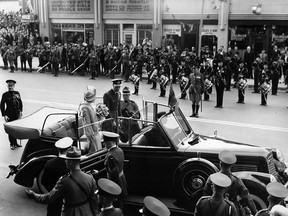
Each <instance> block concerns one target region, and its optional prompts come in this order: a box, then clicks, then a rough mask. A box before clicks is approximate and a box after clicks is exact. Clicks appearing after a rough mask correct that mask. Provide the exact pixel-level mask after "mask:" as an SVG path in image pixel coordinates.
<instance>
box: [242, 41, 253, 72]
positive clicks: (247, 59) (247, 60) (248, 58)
mask: <svg viewBox="0 0 288 216" xmlns="http://www.w3.org/2000/svg"><path fill="white" fill-rule="evenodd" d="M254 60H255V57H254V53H253V52H252V50H251V47H250V46H248V47H247V50H246V51H245V53H244V64H245V66H246V67H247V69H248V78H253V75H252V64H253V62H254Z"/></svg>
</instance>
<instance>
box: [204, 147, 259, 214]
mask: <svg viewBox="0 0 288 216" xmlns="http://www.w3.org/2000/svg"><path fill="white" fill-rule="evenodd" d="M218 157H219V160H220V173H222V174H225V175H226V176H228V177H229V179H230V180H231V182H232V184H231V187H229V188H228V189H227V190H226V193H225V197H227V199H229V200H230V201H231V202H233V203H234V205H235V207H236V209H237V211H238V213H239V215H241V214H240V204H239V202H238V200H237V196H239V197H240V198H241V199H242V201H243V202H242V203H243V205H244V207H246V206H247V207H248V208H249V209H250V210H251V212H252V214H253V215H254V214H255V213H256V212H257V210H256V206H255V204H254V202H253V200H252V198H251V196H250V194H249V191H248V189H247V188H246V186H245V185H244V183H243V182H242V180H241V179H240V178H237V177H236V176H234V175H233V174H232V172H231V168H232V166H233V164H235V163H236V161H237V158H236V155H235V154H234V153H232V152H230V151H226V150H224V151H222V152H220V153H219V155H218ZM211 185H212V182H211V178H208V180H207V182H206V184H205V187H204V191H203V194H204V195H210V194H212V191H211Z"/></svg>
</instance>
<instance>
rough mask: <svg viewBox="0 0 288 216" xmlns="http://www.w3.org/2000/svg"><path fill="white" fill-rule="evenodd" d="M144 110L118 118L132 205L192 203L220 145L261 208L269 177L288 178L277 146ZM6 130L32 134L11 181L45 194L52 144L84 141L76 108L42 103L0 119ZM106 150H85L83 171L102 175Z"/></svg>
mask: <svg viewBox="0 0 288 216" xmlns="http://www.w3.org/2000/svg"><path fill="white" fill-rule="evenodd" d="M141 114H142V118H141V119H133V118H132V117H130V118H128V117H119V125H120V126H123V125H125V128H123V127H122V128H121V127H120V130H119V131H120V140H119V146H120V147H121V148H122V149H123V151H124V155H125V166H124V172H125V175H126V178H127V182H128V187H129V196H128V197H127V198H126V202H130V203H134V204H136V203H138V201H139V202H142V200H143V199H142V198H143V196H146V195H152V196H156V197H158V198H160V199H163V201H164V202H165V201H167V200H169V202H166V204H167V205H168V207H170V208H171V209H174V210H178V211H182V210H183V211H185V209H183V206H181V207H179V206H177V205H175V203H174V202H171V200H172V201H173V200H174V201H175V200H187V199H188V200H192V201H191V202H192V203H193V204H195V203H196V202H197V200H198V199H199V198H200V196H201V192H202V189H203V187H204V184H205V181H206V180H207V178H208V176H209V175H210V174H212V173H214V172H217V171H218V167H219V159H218V154H219V152H221V151H222V150H230V151H233V152H234V153H235V154H236V155H237V163H236V164H235V165H234V166H233V169H232V171H233V172H234V174H235V175H236V176H238V177H241V178H242V180H243V182H244V184H245V185H246V187H247V188H248V189H249V191H250V194H251V196H252V198H253V199H254V201H255V203H256V206H257V207H258V208H263V207H265V206H266V205H267V199H266V198H267V195H268V194H267V192H266V189H265V186H266V184H267V183H269V182H270V181H273V180H274V181H275V180H277V181H281V182H282V183H286V181H287V176H286V172H285V169H286V165H285V163H284V161H283V157H282V155H281V152H280V151H279V150H277V149H271V148H264V147H259V146H254V145H248V144H243V143H238V142H234V141H228V140H224V139H222V138H218V137H215V136H212V137H208V136H203V135H199V134H196V133H195V132H194V131H193V130H192V128H191V126H190V125H189V123H188V122H187V120H186V118H185V117H184V115H183V113H182V111H181V109H180V108H176V109H171V108H170V107H169V106H166V105H163V104H158V103H155V102H152V101H143V110H142V111H141ZM135 127H137V130H135ZM4 128H5V131H6V132H7V133H8V134H11V135H13V136H15V137H16V138H18V139H29V140H28V142H27V144H26V146H25V149H24V151H23V154H22V157H21V160H20V163H19V164H18V165H17V166H13V165H10V166H9V167H10V173H9V174H8V176H11V175H13V174H15V178H14V181H15V182H16V183H17V184H20V185H23V186H25V187H32V186H33V182H34V179H35V178H36V180H37V184H38V187H39V189H40V190H41V191H42V192H45V191H46V190H45V187H44V186H43V185H42V183H41V181H42V173H43V168H44V165H45V163H46V161H47V160H49V159H51V158H53V157H56V155H57V149H56V148H55V146H54V144H55V142H56V141H57V140H58V139H60V138H62V137H66V136H69V137H72V138H73V139H74V140H75V142H74V145H78V147H80V148H81V149H83V146H85V145H86V142H87V140H86V139H85V135H83V127H82V120H81V118H79V117H78V114H77V112H76V111H75V110H68V109H58V108H52V107H44V108H42V109H40V110H38V111H36V112H35V113H33V114H31V115H30V116H27V117H25V118H23V119H19V120H16V121H14V122H9V123H6V124H4ZM138 129H139V130H138ZM135 131H136V132H135ZM106 153H107V150H106V149H105V148H103V149H101V150H99V151H97V152H93V153H90V154H86V155H85V157H84V158H83V159H82V160H81V167H82V169H83V170H84V171H86V172H91V171H92V170H98V175H96V176H95V177H96V178H99V177H102V176H104V175H105V167H104V160H105V155H106ZM176 203H177V202H176ZM184 208H185V207H184ZM190 210H191V209H190ZM192 210H193V208H192Z"/></svg>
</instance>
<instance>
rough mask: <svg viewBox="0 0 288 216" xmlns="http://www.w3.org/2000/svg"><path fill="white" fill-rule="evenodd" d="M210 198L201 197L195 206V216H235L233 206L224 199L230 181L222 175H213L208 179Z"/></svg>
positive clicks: (235, 211)
mask: <svg viewBox="0 0 288 216" xmlns="http://www.w3.org/2000/svg"><path fill="white" fill-rule="evenodd" d="M209 179H210V181H211V185H209V186H210V187H211V188H210V189H211V190H213V194H212V196H203V197H201V198H200V199H199V200H198V202H197V204H196V206H195V212H194V215H195V216H206V215H214V216H237V210H236V208H235V205H234V204H233V203H232V202H230V201H228V200H227V199H225V198H224V194H225V191H226V190H227V188H228V187H229V186H230V185H231V183H232V182H231V179H230V178H229V177H228V176H226V175H224V174H222V173H214V174H212V175H210V177H209Z"/></svg>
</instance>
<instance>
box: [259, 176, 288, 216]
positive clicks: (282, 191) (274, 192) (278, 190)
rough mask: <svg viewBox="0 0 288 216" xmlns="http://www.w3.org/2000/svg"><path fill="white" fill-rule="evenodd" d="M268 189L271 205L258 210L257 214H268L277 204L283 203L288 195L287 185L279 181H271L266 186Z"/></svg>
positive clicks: (262, 215)
mask: <svg viewBox="0 0 288 216" xmlns="http://www.w3.org/2000/svg"><path fill="white" fill-rule="evenodd" d="M266 190H267V192H268V194H269V196H268V198H267V199H268V202H269V206H268V208H267V209H262V210H260V211H258V212H257V213H256V214H255V216H268V215H269V212H270V211H271V210H272V208H273V207H274V206H275V205H279V204H280V205H281V204H283V201H284V199H285V197H287V196H288V190H287V189H286V188H285V186H284V185H283V184H281V183H279V182H270V183H269V184H267V186H266Z"/></svg>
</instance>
